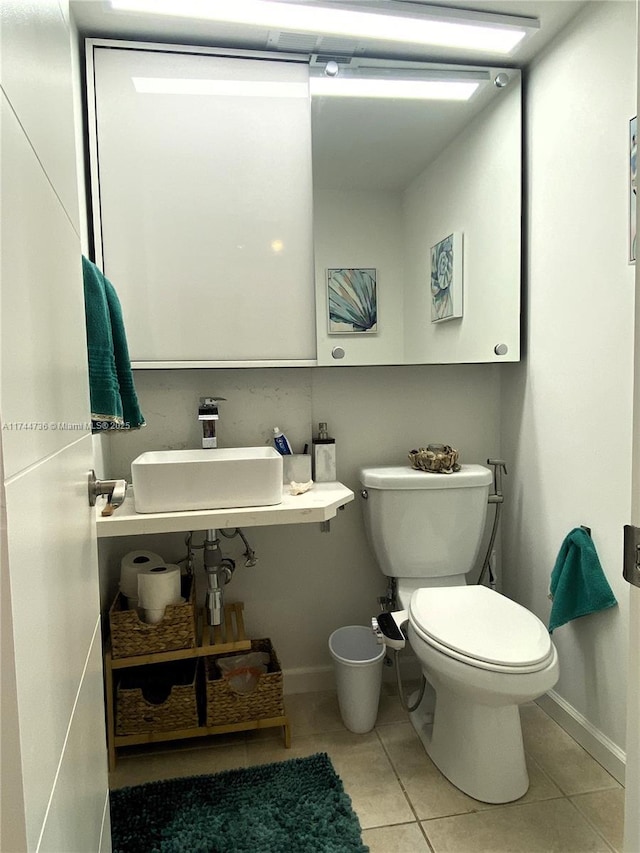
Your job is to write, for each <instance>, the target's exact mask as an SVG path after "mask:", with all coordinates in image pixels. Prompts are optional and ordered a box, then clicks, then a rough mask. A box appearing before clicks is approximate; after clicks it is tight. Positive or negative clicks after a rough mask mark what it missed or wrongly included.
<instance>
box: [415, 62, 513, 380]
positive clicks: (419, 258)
mask: <svg viewBox="0 0 640 853" xmlns="http://www.w3.org/2000/svg"><path fill="white" fill-rule="evenodd" d="M510 76H511V78H512V82H511V83H510V84H509V85H508V86H507V87H506V88H505V89H503V90H501V91H500V93H499V96H498V97H497V98H496V99H495V100H494V101H493V102H492V103H491V104H490V105H489V106H488V107H486V108H485V109H484V110H483V111H482V112H481V113H480V114H479V115H478V116H476V118H475V120H474V121H473V122H471V123H470V124H469V125H468V126H467V127H466V128H465V129H464V131H463V132H462V133H460V134H459V135H458V136H457V137H456V138H455V139H454V140H453V141H452V142H451V144H450V145H448V146H447V148H445V149H444V151H443V152H442V153H441V154H440V155H439V156H438V157H437V158H436V159H435V160H434V161H433V162H432V163H430V164H429V166H428V167H427V169H425V171H424V172H423V173H422V174H421V175H420V176H419V177H418V178H417V179H416V180H415V181H413V182H412V184H411V185H410V186H409V187H408V188H407V190H406V191H405V193H404V196H403V224H404V244H405V245H404V254H405V277H406V285H405V296H404V342H405V353H404V360H405V361H406V362H409V363H410V362H414V363H417V364H420V363H424V362H430V363H442V362H444V363H446V362H456V361H465V362H476V361H488V360H490V359H492V358H495V354H494V347H495V346H496V344H499V343H504V344H506V345H507V347H508V354H507V355H506V356H505V359H504V360H506V361H513V360H517V358H518V355H519V351H520V328H519V323H518V317H519V296H520V294H519V288H518V281H519V279H518V276H519V272H520V204H521V198H520V195H521V193H520V187H521V157H520V116H521V105H520V91H521V90H520V85H519V74H518V72H510ZM478 164H482V167H481V168H478ZM453 232H460V233H462V235H463V242H464V248H463V257H464V269H463V281H464V298H463V310H464V315H463V317H462V319H460V320H458V319H453V320H449V321H447V322H445V323H431V290H430V287H429V274H430V270H431V256H430V251H431V247H432V246H435V245H436V243H438V242H440V241H441V240H443V239H444V238H445V237H447V235H449V234H451V233H453Z"/></svg>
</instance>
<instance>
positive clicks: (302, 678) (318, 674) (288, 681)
mask: <svg viewBox="0 0 640 853" xmlns="http://www.w3.org/2000/svg"><path fill="white" fill-rule="evenodd" d="M282 674H283V676H284V679H283V680H284V694H285V696H288V695H289V696H290V695H291V694H293V693H317V692H319V691H321V690H335V689H336V679H335V676H334V674H333V667H332V666H309V667H300V668H298V669H285V670H283V671H282Z"/></svg>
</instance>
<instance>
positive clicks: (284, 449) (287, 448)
mask: <svg viewBox="0 0 640 853" xmlns="http://www.w3.org/2000/svg"><path fill="white" fill-rule="evenodd" d="M273 443H274V444H275V446H276V450H277V451H278V453H281V454H282V455H283V456H291V445H290V444H289V439H288V438H287V436H286V435H285V434H284V433H283V432H282V430H281V429H280V427H274V428H273Z"/></svg>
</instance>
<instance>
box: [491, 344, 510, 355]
mask: <svg viewBox="0 0 640 853" xmlns="http://www.w3.org/2000/svg"><path fill="white" fill-rule="evenodd" d="M493 351H494V352H495V354H496V355H506V354H507V353H508V352H509V347H508V346H507V345H506V344H496V345H495V346H494V348H493Z"/></svg>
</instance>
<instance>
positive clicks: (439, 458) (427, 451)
mask: <svg viewBox="0 0 640 853" xmlns="http://www.w3.org/2000/svg"><path fill="white" fill-rule="evenodd" d="M409 461H410V462H411V465H412V467H413V468H415V469H416V470H418V471H427V472H429V473H431V474H454V473H455V472H456V471H459V470H460V465H459V463H458V451H457V450H454V449H453V447H450V446H449V445H448V444H429V445H428V446H427V447H419V448H418V449H417V450H412V451H410V453H409Z"/></svg>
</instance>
